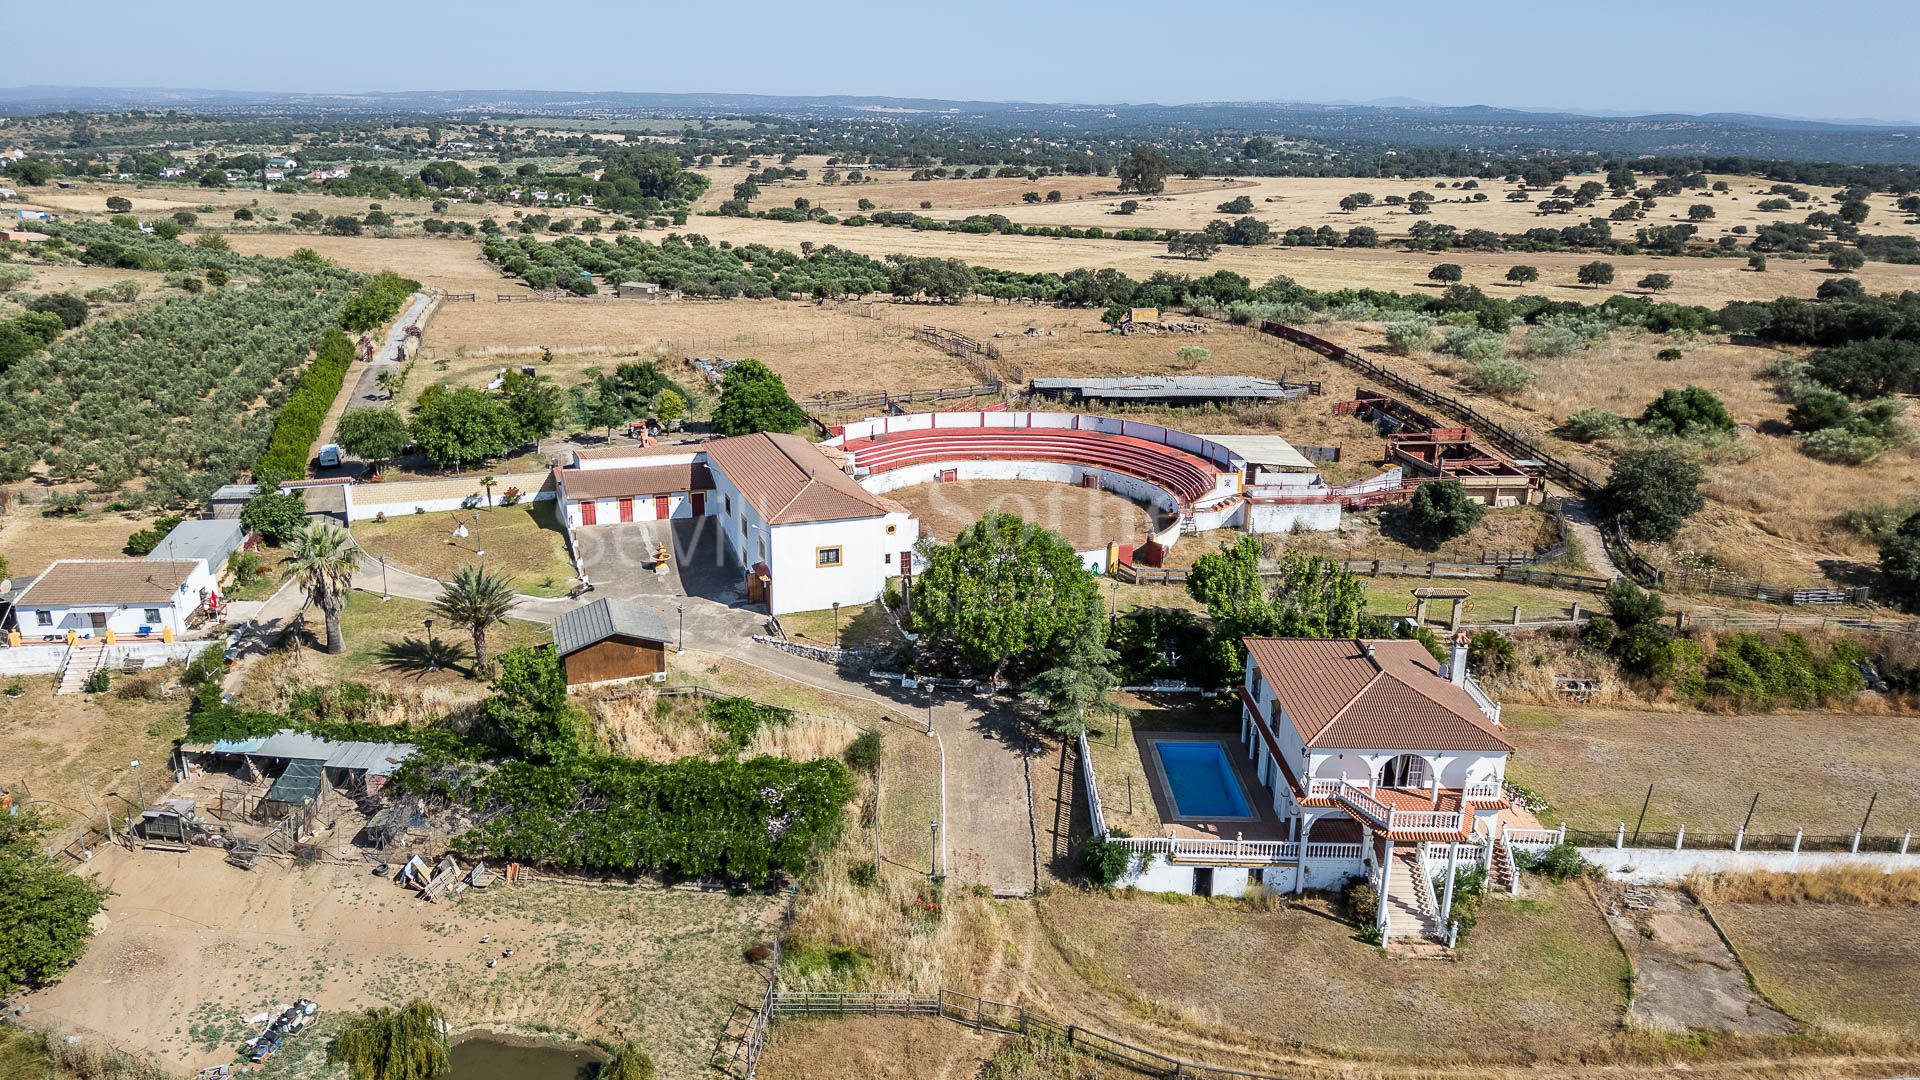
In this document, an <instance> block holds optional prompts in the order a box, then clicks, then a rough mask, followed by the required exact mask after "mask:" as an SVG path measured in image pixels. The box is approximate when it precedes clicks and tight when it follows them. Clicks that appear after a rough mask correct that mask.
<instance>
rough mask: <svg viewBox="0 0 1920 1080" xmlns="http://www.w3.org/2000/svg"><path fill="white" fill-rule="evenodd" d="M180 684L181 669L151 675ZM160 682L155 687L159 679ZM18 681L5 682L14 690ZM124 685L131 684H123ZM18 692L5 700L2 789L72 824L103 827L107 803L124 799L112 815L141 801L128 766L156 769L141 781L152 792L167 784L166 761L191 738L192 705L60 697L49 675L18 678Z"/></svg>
mask: <svg viewBox="0 0 1920 1080" xmlns="http://www.w3.org/2000/svg"><path fill="white" fill-rule="evenodd" d="M154 674H155V675H156V676H158V677H159V679H164V680H166V681H177V680H178V678H179V669H178V668H169V669H167V670H166V671H165V672H156V673H154ZM159 679H156V681H159ZM14 681H15V680H14V679H13V678H5V679H0V685H6V686H8V687H9V689H11V684H12V683H13V682H14ZM120 681H121V683H122V684H123V685H124V684H125V682H126V681H127V680H125V679H122V680H120ZM18 682H19V684H20V687H19V688H20V690H21V693H20V695H19V696H18V697H15V696H13V695H12V694H11V693H9V694H6V695H4V696H0V787H4V788H8V789H9V790H12V791H13V792H15V797H16V799H17V798H20V797H22V796H21V793H22V792H24V793H25V794H24V797H25V798H26V799H27V800H28V801H30V802H34V803H41V802H44V803H45V804H46V805H44V806H43V807H42V809H44V810H45V811H46V812H47V813H48V814H49V815H51V816H53V817H54V818H56V819H58V820H61V821H63V822H66V823H68V824H80V823H82V822H85V821H90V822H93V823H95V824H97V823H99V820H100V818H99V814H100V807H101V800H102V797H103V796H105V795H106V793H107V792H109V791H115V792H119V793H120V795H121V796H122V798H119V799H116V800H115V801H114V812H115V813H116V814H118V813H119V812H120V811H121V810H122V809H123V808H124V807H126V806H128V805H132V804H134V803H136V802H137V801H138V798H137V795H138V793H139V792H140V790H141V788H140V787H139V786H138V785H137V784H136V783H135V781H134V777H133V775H132V774H131V772H130V771H129V768H128V764H127V763H128V762H131V761H140V762H146V763H151V766H150V767H149V768H148V770H147V774H146V776H144V777H143V778H142V781H143V782H144V783H146V784H147V787H146V791H147V793H148V794H152V793H154V792H156V791H158V790H159V787H160V786H161V785H163V784H164V783H165V780H166V766H165V764H164V762H165V761H166V760H167V758H168V756H169V755H170V754H171V753H172V750H173V741H174V740H175V739H177V738H179V737H180V736H181V735H183V734H184V733H185V732H186V716H187V701H186V697H185V695H184V694H183V693H175V694H174V695H173V696H172V697H170V698H160V699H155V700H146V699H142V698H127V697H122V696H120V695H119V694H116V693H113V692H111V691H109V692H107V693H104V694H55V693H54V692H53V687H54V677H53V676H52V675H26V676H21V677H19V679H18Z"/></svg>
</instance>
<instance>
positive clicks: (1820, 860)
mask: <svg viewBox="0 0 1920 1080" xmlns="http://www.w3.org/2000/svg"><path fill="white" fill-rule="evenodd" d="M1580 854H1581V855H1582V856H1584V857H1585V858H1586V860H1587V861H1588V862H1590V863H1594V864H1596V865H1598V866H1600V867H1602V868H1603V869H1605V870H1606V872H1607V876H1608V877H1611V878H1613V879H1615V880H1617V881H1626V882H1631V883H1633V884H1638V885H1665V884H1672V883H1674V882H1677V881H1680V880H1681V879H1683V878H1685V877H1686V876H1687V875H1688V874H1720V873H1727V872H1729V871H1736V870H1775V871H1779V872H1782V873H1801V872H1805V871H1809V870H1821V869H1825V868H1828V867H1835V866H1871V867H1876V868H1878V869H1880V870H1882V871H1884V872H1888V873H1891V872H1892V871H1894V870H1920V851H1912V852H1911V853H1910V854H1906V855H1895V854H1891V853H1888V852H1861V853H1860V854H1858V855H1855V854H1853V853H1851V852H1846V851H1802V852H1799V853H1797V854H1796V853H1794V852H1791V851H1725V850H1719V851H1708V850H1704V849H1702V850H1692V849H1685V850H1681V851H1669V850H1667V849H1665V848H1611V847H1583V848H1581V849H1580Z"/></svg>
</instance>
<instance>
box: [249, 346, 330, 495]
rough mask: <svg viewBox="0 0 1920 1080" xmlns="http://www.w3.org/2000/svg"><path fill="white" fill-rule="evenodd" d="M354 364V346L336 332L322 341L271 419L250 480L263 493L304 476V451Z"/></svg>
mask: <svg viewBox="0 0 1920 1080" xmlns="http://www.w3.org/2000/svg"><path fill="white" fill-rule="evenodd" d="M352 363H353V342H352V341H351V340H349V339H348V338H347V335H345V334H343V333H341V332H340V331H339V330H332V331H329V332H328V333H327V335H326V336H325V337H324V338H322V339H321V342H320V347H319V348H318V349H316V350H315V351H314V356H313V362H312V363H311V364H309V365H308V366H307V370H306V371H305V372H304V373H302V374H301V376H300V381H299V383H298V384H297V385H295V386H294V389H293V393H292V394H291V395H290V396H288V398H287V400H286V403H285V404H284V405H282V406H281V407H280V415H279V416H278V417H276V418H275V419H274V422H273V435H272V437H271V438H269V439H268V441H267V449H266V452H265V453H263V454H261V455H260V458H259V460H258V461H255V462H254V464H253V479H254V482H255V483H257V484H259V485H260V486H261V488H262V489H267V488H273V487H277V486H279V484H281V483H282V482H283V481H287V480H294V479H298V478H300V477H304V476H306V475H307V451H308V450H309V449H311V448H312V446H313V440H314V439H316V438H318V437H319V435H320V425H321V424H322V423H324V422H325V421H326V418H327V410H328V409H329V408H331V407H332V405H333V399H334V398H335V397H336V396H338V395H339V393H340V384H341V383H342V382H344V381H345V380H346V376H347V368H348V366H349V365H351V364H352Z"/></svg>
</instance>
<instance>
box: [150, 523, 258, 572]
mask: <svg viewBox="0 0 1920 1080" xmlns="http://www.w3.org/2000/svg"><path fill="white" fill-rule="evenodd" d="M246 538H247V527H246V526H245V525H242V524H240V522H239V521H238V520H236V519H234V518H226V519H224V520H217V521H214V520H206V519H200V520H196V521H183V522H181V523H180V524H178V525H175V526H174V527H173V531H172V532H170V533H168V534H167V535H166V537H165V538H164V539H162V540H161V541H160V545H159V546H158V547H156V548H154V549H153V550H152V551H151V552H149V553H148V554H147V558H149V559H154V560H169V559H203V560H205V561H206V564H207V569H209V570H217V569H218V568H220V567H222V566H225V565H226V564H227V556H229V555H231V554H233V553H234V552H236V551H238V550H240V545H241V544H242V543H244V542H245V541H246Z"/></svg>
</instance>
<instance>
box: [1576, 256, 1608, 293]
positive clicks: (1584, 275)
mask: <svg viewBox="0 0 1920 1080" xmlns="http://www.w3.org/2000/svg"><path fill="white" fill-rule="evenodd" d="M1578 277H1579V280H1580V284H1582V285H1590V286H1592V287H1594V288H1599V287H1600V286H1602V285H1611V284H1613V264H1612V263H1610V262H1590V263H1581V264H1580V270H1579V274H1578Z"/></svg>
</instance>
